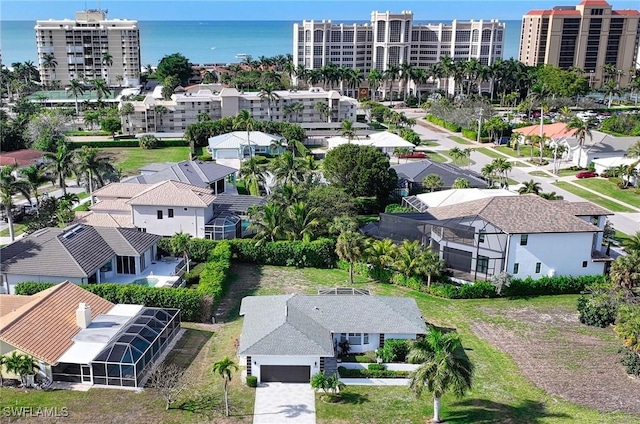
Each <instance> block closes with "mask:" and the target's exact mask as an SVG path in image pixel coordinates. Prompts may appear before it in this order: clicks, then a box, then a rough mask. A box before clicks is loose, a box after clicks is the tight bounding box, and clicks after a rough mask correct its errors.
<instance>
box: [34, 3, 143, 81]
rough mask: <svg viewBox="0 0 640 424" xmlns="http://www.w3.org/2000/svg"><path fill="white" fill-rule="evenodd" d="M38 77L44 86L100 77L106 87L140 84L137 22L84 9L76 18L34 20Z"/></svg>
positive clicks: (99, 11) (100, 11)
mask: <svg viewBox="0 0 640 424" xmlns="http://www.w3.org/2000/svg"><path fill="white" fill-rule="evenodd" d="M35 31H36V43H37V46H38V64H39V66H40V79H41V81H42V82H43V83H44V84H45V85H51V84H52V82H53V81H59V82H60V85H62V86H65V85H68V84H69V81H71V80H72V79H77V80H92V79H103V80H105V81H106V82H107V84H108V85H109V86H125V87H130V86H135V85H138V84H139V83H140V30H139V29H138V21H130V20H122V19H110V20H109V19H107V14H106V11H102V10H85V11H82V12H77V13H76V19H75V20H71V19H63V20H47V21H37V22H36V26H35Z"/></svg>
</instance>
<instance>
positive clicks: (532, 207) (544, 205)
mask: <svg viewBox="0 0 640 424" xmlns="http://www.w3.org/2000/svg"><path fill="white" fill-rule="evenodd" d="M428 213H429V214H430V215H431V216H433V217H434V218H435V219H438V220H446V219H451V218H460V217H465V216H475V215H478V216H480V217H481V218H482V219H484V220H486V221H488V222H490V223H491V224H493V225H494V226H496V227H498V228H499V229H501V230H502V231H504V232H505V233H508V234H529V233H573V232H596V231H602V230H601V229H599V228H598V227H596V226H594V225H592V224H589V223H588V222H585V221H583V220H582V219H580V218H577V217H576V216H575V215H574V214H573V213H569V212H567V211H566V210H564V208H563V206H562V204H559V205H555V203H554V201H549V200H545V199H543V198H541V197H539V196H536V195H535V194H526V195H522V196H505V197H489V198H485V199H478V200H472V201H469V202H462V203H457V204H455V205H449V206H441V207H435V208H429V209H428Z"/></svg>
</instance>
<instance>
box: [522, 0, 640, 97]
mask: <svg viewBox="0 0 640 424" xmlns="http://www.w3.org/2000/svg"><path fill="white" fill-rule="evenodd" d="M639 18H640V12H638V11H637V10H613V9H612V8H611V6H610V5H609V4H608V3H607V2H606V1H604V0H583V1H582V2H581V3H580V4H578V5H577V6H556V7H554V8H553V9H551V10H532V11H530V12H529V13H527V14H526V15H524V16H523V17H522V32H521V39H520V61H521V62H522V63H524V64H526V65H530V66H536V65H539V64H542V63H545V64H549V65H555V66H559V67H561V68H564V69H568V68H572V67H575V68H579V69H582V70H583V71H584V72H585V75H587V76H589V80H590V84H591V86H592V87H594V88H598V87H601V86H602V84H604V83H605V82H606V80H607V79H609V78H615V79H616V80H617V81H618V83H619V84H620V85H621V86H625V85H627V84H628V83H629V78H630V76H631V75H632V74H633V71H631V70H632V69H634V68H635V66H636V58H637V55H638V19H639Z"/></svg>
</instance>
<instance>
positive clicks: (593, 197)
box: [553, 181, 635, 212]
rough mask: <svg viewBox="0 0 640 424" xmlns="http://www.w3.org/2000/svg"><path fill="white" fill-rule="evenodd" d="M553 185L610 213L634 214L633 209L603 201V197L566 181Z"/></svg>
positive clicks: (606, 200)
mask: <svg viewBox="0 0 640 424" xmlns="http://www.w3.org/2000/svg"><path fill="white" fill-rule="evenodd" d="M553 184H554V185H556V186H558V187H560V188H561V189H564V190H567V191H568V192H570V193H573V194H575V195H576V196H580V197H582V198H583V199H585V200H588V201H590V202H593V203H595V204H596V205H599V206H602V207H603V208H606V209H609V210H610V211H612V212H635V210H633V209H630V208H628V207H626V206H622V205H621V204H619V203H616V202H613V201H611V200H609V199H605V198H604V197H601V196H598V195H597V194H593V193H591V192H590V191H586V190H583V189H581V188H579V187H576V186H575V185H573V184H571V183H568V182H566V181H558V182H557V183H553Z"/></svg>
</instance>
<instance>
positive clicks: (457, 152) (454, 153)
mask: <svg viewBox="0 0 640 424" xmlns="http://www.w3.org/2000/svg"><path fill="white" fill-rule="evenodd" d="M449 156H450V157H451V159H453V163H454V164H456V165H458V164H459V163H460V162H462V158H464V157H465V153H464V152H463V151H462V149H460V148H459V147H454V148H453V149H451V150H449Z"/></svg>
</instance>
